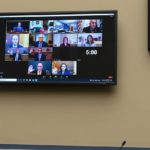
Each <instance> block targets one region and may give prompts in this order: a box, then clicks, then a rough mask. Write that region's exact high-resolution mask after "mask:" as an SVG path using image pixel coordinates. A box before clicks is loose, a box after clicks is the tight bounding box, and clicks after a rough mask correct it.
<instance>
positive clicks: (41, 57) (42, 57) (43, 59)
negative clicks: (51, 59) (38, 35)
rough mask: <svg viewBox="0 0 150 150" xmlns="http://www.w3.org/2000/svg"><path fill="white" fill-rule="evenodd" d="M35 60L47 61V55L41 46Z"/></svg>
mask: <svg viewBox="0 0 150 150" xmlns="http://www.w3.org/2000/svg"><path fill="white" fill-rule="evenodd" d="M34 60H35V61H45V60H46V55H45V54H43V52H42V48H39V49H38V52H37V53H35V55H34Z"/></svg>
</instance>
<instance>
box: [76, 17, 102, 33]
mask: <svg viewBox="0 0 150 150" xmlns="http://www.w3.org/2000/svg"><path fill="white" fill-rule="evenodd" d="M102 31H103V20H102V19H91V20H78V32H82V33H83V32H84V33H101V32H102Z"/></svg>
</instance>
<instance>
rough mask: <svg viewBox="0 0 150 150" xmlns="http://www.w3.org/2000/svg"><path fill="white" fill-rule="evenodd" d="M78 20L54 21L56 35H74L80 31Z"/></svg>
mask: <svg viewBox="0 0 150 150" xmlns="http://www.w3.org/2000/svg"><path fill="white" fill-rule="evenodd" d="M77 23H78V21H77V20H56V21H54V29H53V32H54V33H74V32H77V31H78V24H77Z"/></svg>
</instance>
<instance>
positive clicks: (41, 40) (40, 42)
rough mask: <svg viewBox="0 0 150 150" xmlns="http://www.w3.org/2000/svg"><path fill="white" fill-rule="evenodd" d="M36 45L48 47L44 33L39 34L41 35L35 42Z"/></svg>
mask: <svg viewBox="0 0 150 150" xmlns="http://www.w3.org/2000/svg"><path fill="white" fill-rule="evenodd" d="M34 46H35V47H40V48H41V47H47V46H48V44H47V43H46V42H45V41H44V35H43V34H41V35H39V37H38V41H36V42H35V43H34Z"/></svg>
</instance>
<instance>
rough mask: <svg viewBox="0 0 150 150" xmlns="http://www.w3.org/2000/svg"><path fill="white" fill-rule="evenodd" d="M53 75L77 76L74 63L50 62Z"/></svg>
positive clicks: (75, 63)
mask: <svg viewBox="0 0 150 150" xmlns="http://www.w3.org/2000/svg"><path fill="white" fill-rule="evenodd" d="M52 74H53V75H67V76H69V75H77V62H76V61H53V62H52Z"/></svg>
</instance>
